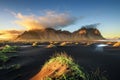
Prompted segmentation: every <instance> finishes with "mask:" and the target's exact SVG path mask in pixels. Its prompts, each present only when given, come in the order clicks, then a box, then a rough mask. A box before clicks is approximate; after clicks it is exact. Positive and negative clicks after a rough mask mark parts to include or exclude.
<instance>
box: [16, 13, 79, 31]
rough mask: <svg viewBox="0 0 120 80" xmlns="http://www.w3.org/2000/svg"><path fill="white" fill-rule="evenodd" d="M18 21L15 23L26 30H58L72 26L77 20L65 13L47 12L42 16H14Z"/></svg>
mask: <svg viewBox="0 0 120 80" xmlns="http://www.w3.org/2000/svg"><path fill="white" fill-rule="evenodd" d="M15 16H16V17H17V18H18V20H16V21H15V23H17V24H18V25H20V26H23V27H25V28H26V29H27V30H34V29H44V28H54V29H59V28H63V27H66V26H68V25H71V24H73V23H74V22H75V21H76V20H77V19H76V18H75V17H71V16H70V15H69V14H66V13H57V12H55V11H47V12H45V14H44V15H43V16H35V15H28V16H27V15H23V14H21V13H17V14H15Z"/></svg>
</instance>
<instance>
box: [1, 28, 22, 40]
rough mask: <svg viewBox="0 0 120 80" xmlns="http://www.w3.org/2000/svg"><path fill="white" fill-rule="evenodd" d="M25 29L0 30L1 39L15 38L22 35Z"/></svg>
mask: <svg viewBox="0 0 120 80" xmlns="http://www.w3.org/2000/svg"><path fill="white" fill-rule="evenodd" d="M22 32H23V31H18V30H0V39H13V38H16V37H17V36H18V35H20V34H21V33H22Z"/></svg>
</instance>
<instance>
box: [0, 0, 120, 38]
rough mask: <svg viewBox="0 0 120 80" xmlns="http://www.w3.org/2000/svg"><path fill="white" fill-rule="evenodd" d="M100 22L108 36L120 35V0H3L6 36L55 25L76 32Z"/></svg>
mask: <svg viewBox="0 0 120 80" xmlns="http://www.w3.org/2000/svg"><path fill="white" fill-rule="evenodd" d="M98 23H99V24H100V25H98V27H97V28H98V29H99V30H100V32H101V34H102V35H103V36H104V37H105V38H120V0H0V36H2V38H7V37H8V36H9V35H12V34H14V33H11V31H14V32H15V34H14V35H16V34H17V33H20V32H21V31H23V30H31V29H41V28H46V27H51V28H55V29H62V30H68V31H70V32H73V31H75V30H77V29H80V28H81V27H82V26H85V25H91V24H98ZM2 34H5V35H6V36H5V35H2ZM0 38H1V37H0Z"/></svg>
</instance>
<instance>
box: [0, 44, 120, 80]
mask: <svg viewBox="0 0 120 80" xmlns="http://www.w3.org/2000/svg"><path fill="white" fill-rule="evenodd" d="M95 48H96V46H82V45H72V46H63V47H61V46H57V47H54V48H45V46H39V47H24V48H20V49H19V51H18V52H17V53H10V54H11V55H12V54H17V55H18V56H17V57H15V58H12V60H11V61H9V62H7V63H6V65H11V64H20V65H21V68H20V69H17V70H0V80H29V79H30V78H32V77H33V76H34V75H35V74H37V72H39V71H40V69H41V67H42V65H43V64H44V63H45V62H46V61H47V60H48V59H49V58H50V56H52V55H54V54H55V53H57V52H66V53H67V54H68V55H71V56H72V57H73V59H74V60H75V61H76V63H78V64H79V65H80V66H82V67H84V69H85V70H87V72H90V71H93V70H96V68H100V70H101V72H104V74H105V76H107V78H108V80H119V79H120V78H119V73H120V48H109V47H106V48H104V50H103V52H102V51H95Z"/></svg>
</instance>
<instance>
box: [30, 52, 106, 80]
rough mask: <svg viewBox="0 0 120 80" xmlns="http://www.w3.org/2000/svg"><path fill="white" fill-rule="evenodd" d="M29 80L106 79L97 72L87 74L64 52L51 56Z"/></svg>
mask: <svg viewBox="0 0 120 80" xmlns="http://www.w3.org/2000/svg"><path fill="white" fill-rule="evenodd" d="M31 80H107V79H106V78H105V77H104V76H101V75H100V74H99V73H97V74H96V72H95V73H93V74H88V73H87V72H86V71H85V70H84V69H83V68H82V67H80V66H79V65H77V64H76V63H75V62H74V60H73V59H72V58H71V57H70V56H68V55H66V54H65V53H60V54H56V55H55V56H53V57H51V58H50V59H49V60H48V61H47V62H46V63H45V64H44V65H43V67H42V69H41V70H40V72H39V73H38V74H37V75H35V76H34V77H33V78H32V79H31Z"/></svg>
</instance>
